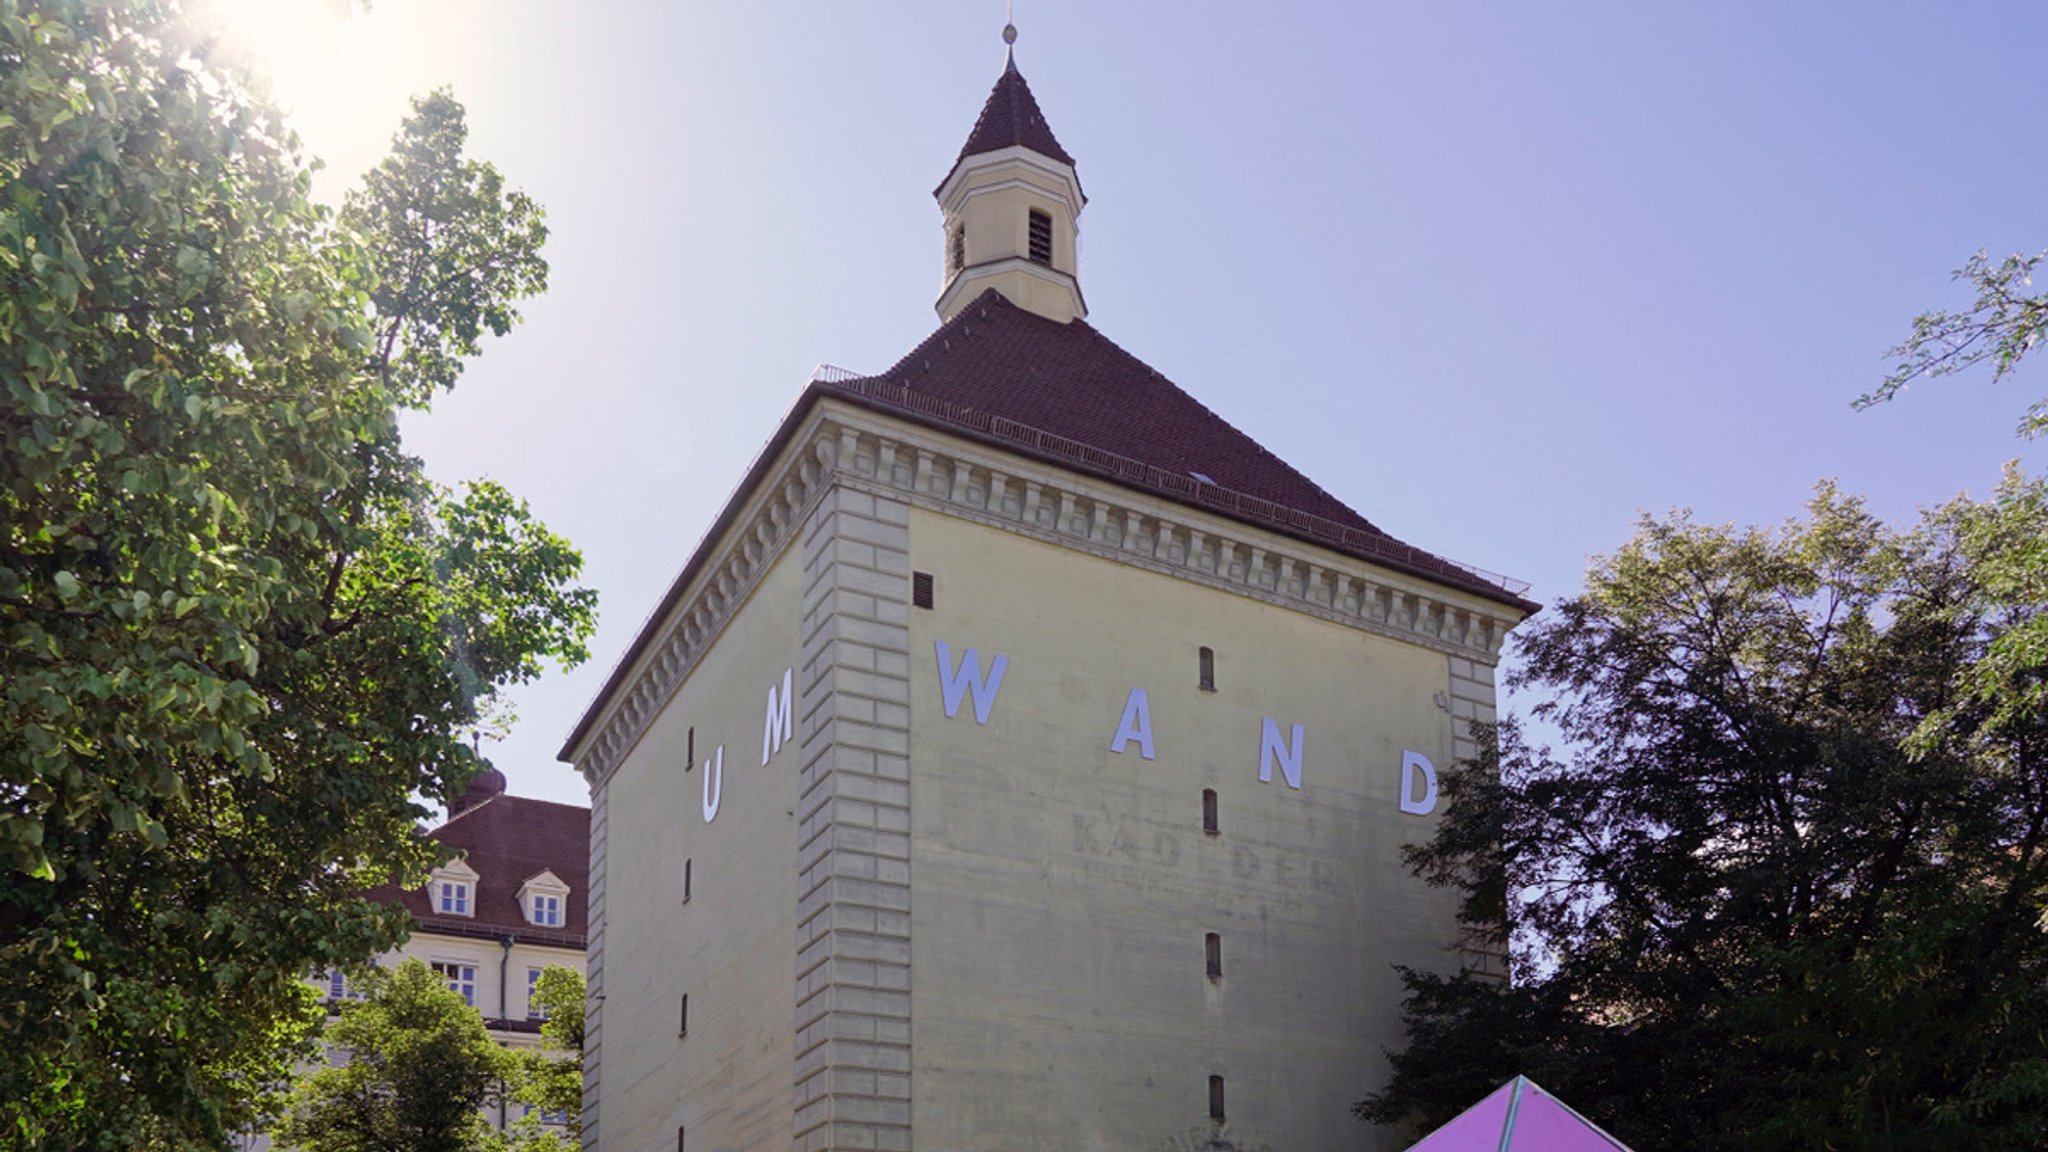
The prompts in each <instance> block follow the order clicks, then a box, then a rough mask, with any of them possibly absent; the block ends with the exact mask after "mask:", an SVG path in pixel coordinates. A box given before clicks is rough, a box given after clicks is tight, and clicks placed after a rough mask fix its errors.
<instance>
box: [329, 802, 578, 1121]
mask: <svg viewBox="0 0 2048 1152" xmlns="http://www.w3.org/2000/svg"><path fill="white" fill-rule="evenodd" d="M432 835H433V836H434V838H435V839H437V840H439V841H440V842H441V843H443V844H445V845H447V846H448V847H450V848H453V849H454V850H455V851H456V857H455V859H453V860H451V861H450V862H449V863H447V864H446V865H444V866H442V867H441V868H439V869H436V870H435V872H434V874H433V878H432V880H431V881H430V882H429V883H428V884H427V887H426V888H425V889H410V890H400V889H397V888H393V887H390V886H386V887H382V888H376V889H372V890H371V891H369V892H368V893H366V894H365V898H366V899H371V900H382V901H390V902H396V903H400V904H403V905H405V907H406V910H407V911H409V912H411V913H412V915H413V920H414V922H415V924H416V925H417V926H416V927H415V928H414V929H413V933H412V937H411V939H409V940H407V941H406V943H405V944H404V945H403V946H402V947H400V948H399V949H398V950H396V951H395V952H392V953H391V954H389V955H386V956H384V957H381V958H380V959H379V960H378V963H379V964H380V965H382V966H384V967H395V966H396V965H398V964H400V963H402V962H403V961H405V960H408V959H417V960H419V961H421V962H423V963H425V964H426V965H428V966H429V967H431V968H433V969H434V970H435V971H436V972H439V973H440V974H441V975H443V976H445V977H446V978H447V980H448V986H449V987H450V988H452V989H454V990H455V991H456V992H457V993H459V994H460V995H461V996H462V998H463V999H464V1000H467V1001H468V1002H469V1003H470V1005H471V1006H473V1007H474V1008H476V1009H477V1011H479V1012H481V1013H482V1014H483V1017H484V1026H485V1028H487V1029H489V1031H490V1033H491V1037H492V1038H493V1039H495V1040H497V1041H498V1042H499V1043H500V1044H504V1045H506V1046H508V1047H515V1048H535V1049H537V1048H539V1047H540V1023H541V1019H540V1016H539V1015H538V1014H537V1012H536V1010H535V1008H534V1007H533V1005H532V1004H531V1002H530V1000H529V996H530V994H531V992H532V991H533V986H534V982H535V981H536V980H538V979H539V978H540V973H541V969H543V968H545V967H547V966H549V965H558V966H560V967H563V968H571V969H574V970H575V971H577V972H582V971H584V940H585V933H586V932H587V931H588V925H589V916H588V896H589V892H590V855H589V846H590V810H589V809H588V808H578V807H575V806H574V805H569V804H556V803H553V802H551V801H547V800H531V799H527V798H526V797H523V796H508V795H506V794H505V777H504V774H503V773H501V772H499V771H498V770H497V769H495V768H486V769H485V770H484V771H483V773H482V774H480V775H479V776H478V777H477V778H476V780H475V781H474V782H473V783H472V784H471V785H470V787H469V791H468V792H467V793H466V794H465V795H463V796H462V797H460V798H459V799H457V800H456V801H454V802H453V803H451V804H450V805H449V807H448V819H447V820H446V822H444V823H443V824H441V826H440V827H438V828H435V829H434V830H433V833H432ZM326 982H327V994H328V996H329V998H330V999H339V998H341V997H344V996H346V995H348V988H347V984H346V981H345V979H344V977H343V976H342V974H341V973H339V972H334V973H330V974H329V975H328V976H327V981H326ZM511 1108H512V1109H513V1110H514V1112H515V1113H516V1112H517V1111H518V1110H519V1109H520V1106H519V1105H516V1104H515V1105H511ZM496 1111H497V1110H494V1115H493V1117H492V1118H493V1120H494V1121H496V1122H498V1124H499V1126H500V1127H502V1126H503V1124H504V1123H505V1122H506V1121H507V1120H509V1119H517V1118H518V1117H517V1115H516V1114H514V1115H510V1116H506V1115H497V1114H496Z"/></svg>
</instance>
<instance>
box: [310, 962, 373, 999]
mask: <svg viewBox="0 0 2048 1152" xmlns="http://www.w3.org/2000/svg"><path fill="white" fill-rule="evenodd" d="M318 983H319V984H320V986H321V989H322V990H323V991H325V992H326V993H327V998H328V999H329V1000H361V999H362V998H363V992H362V989H360V988H357V987H356V986H355V984H354V982H352V981H351V980H349V978H348V973H346V972H343V971H342V970H341V969H339V968H329V969H328V970H327V971H325V972H323V973H321V974H320V979H319V981H318Z"/></svg>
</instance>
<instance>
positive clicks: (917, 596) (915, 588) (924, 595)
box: [910, 572, 932, 608]
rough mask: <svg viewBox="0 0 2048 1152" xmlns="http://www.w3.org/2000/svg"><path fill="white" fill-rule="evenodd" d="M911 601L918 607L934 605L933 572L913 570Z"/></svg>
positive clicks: (911, 575) (911, 576)
mask: <svg viewBox="0 0 2048 1152" xmlns="http://www.w3.org/2000/svg"><path fill="white" fill-rule="evenodd" d="M910 603H911V604H912V605H913V606H915V607H918V608H929V607H931V606H932V574H931V573H929V572H912V573H911V574H910Z"/></svg>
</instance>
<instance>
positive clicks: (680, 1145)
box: [676, 1124, 683, 1152]
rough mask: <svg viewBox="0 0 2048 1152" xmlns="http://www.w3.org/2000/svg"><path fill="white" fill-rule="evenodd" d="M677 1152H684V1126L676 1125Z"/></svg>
mask: <svg viewBox="0 0 2048 1152" xmlns="http://www.w3.org/2000/svg"><path fill="white" fill-rule="evenodd" d="M676 1152H683V1126H682V1125H681V1124H678V1125H676Z"/></svg>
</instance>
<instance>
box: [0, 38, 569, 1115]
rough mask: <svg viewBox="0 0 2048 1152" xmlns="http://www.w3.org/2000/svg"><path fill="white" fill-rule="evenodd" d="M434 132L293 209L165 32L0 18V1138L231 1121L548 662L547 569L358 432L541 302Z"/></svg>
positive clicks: (390, 443) (421, 392)
mask: <svg viewBox="0 0 2048 1152" xmlns="http://www.w3.org/2000/svg"><path fill="white" fill-rule="evenodd" d="M462 138H463V128H462V111H461V108H460V106H459V105H457V104H456V103H455V102H454V100H453V99H451V98H449V97H448V96H447V95H445V94H436V95H434V96H431V97H428V98H426V99H425V100H422V101H420V102H418V103H417V104H416V106H415V109H414V114H413V116H412V117H411V118H410V119H408V120H407V122H406V123H405V125H404V127H403V128H402V129H401V131H400V132H399V133H398V136H397V138H396V140H395V141H394V150H393V154H392V156H391V157H390V159H388V160H386V161H385V162H384V163H383V164H382V165H380V167H379V168H378V169H377V171H376V172H375V173H373V174H372V176H371V177H370V178H369V180H368V181H367V182H366V184H365V186H364V187H363V189H362V190H361V191H360V192H358V193H357V194H355V195H353V196H351V197H350V198H349V199H348V201H347V202H346V204H345V206H344V208H343V210H342V211H341V212H340V213H338V214H336V213H331V212H329V211H327V210H325V209H323V208H321V207H319V206H317V205H315V204H314V203H312V202H311V201H310V200H309V199H308V188H309V184H310V168H309V165H308V163H307V162H306V161H305V160H304V159H303V158H302V157H301V156H300V154H299V152H298V150H297V144H296V141H295V140H294V139H293V137H292V136H291V135H290V133H289V132H288V131H287V130H286V128H285V127H284V125H283V124H282V123H281V122H280V120H279V117H278V115H277V113H276V112H275V110H274V109H273V108H272V107H271V106H270V105H269V104H268V103H267V102H266V101H265V99H264V98H263V97H262V95H261V94H260V91H259V90H258V88H257V87H255V86H254V85H253V84H252V82H251V80H250V78H249V77H247V76H244V75H242V74H240V73H238V72H237V71H236V70H235V69H234V68H233V67H232V66H230V65H228V64H226V63H224V62H222V60H221V59H219V58H217V57H216V55H215V54H214V53H213V52H212V51H211V46H210V44H209V42H208V41H207V40H206V38H205V37H204V36H203V35H201V34H199V33H197V32H195V31H194V28H193V25H192V23H191V22H190V21H189V20H188V19H187V16H186V13H185V11H184V4H183V2H182V0H89V2H88V0H0V972H4V973H5V974H6V976H7V986H8V987H7V995H6V996H5V997H0V1133H4V1135H0V1143H7V1144H9V1145H11V1146H17V1147H26V1148H44V1147H47V1148H121V1147H139V1146H151V1147H185V1146H200V1147H204V1146H218V1145H219V1144H220V1143H221V1142H222V1141H223V1140H224V1139H225V1136H226V1134H227V1133H229V1132H231V1131H234V1130H236V1129H238V1128H241V1127H244V1126H247V1125H249V1124H251V1123H253V1122H255V1121H257V1120H258V1119H260V1107H259V1103H260V1100H261V1098H262V1096H263V1094H264V1091H265V1089H266V1086H268V1085H271V1084H275V1083H278V1082H281V1081H282V1080H284V1079H285V1078H286V1074H287V1072H288V1070H289V1068H290V1067H291V1062H292V1061H293V1059H294V1058H295V1057H296V1056H297V1055H299V1054H301V1053H303V1052H305V1051H306V1044H307V1036H308V1032H309V1028H310V1025H311V1023H312V1021H313V1020H315V1019H316V1018H317V1010H316V1008H315V1006H314V1004H313V1001H312V998H311V995H310V992H309V990H308V989H306V988H305V986H304V985H303V984H302V982H301V978H302V977H303V976H304V975H305V973H307V972H308V971H312V970H316V969H320V968H326V967H332V966H336V965H348V964H356V963H360V962H362V961H364V960H366V959H367V958H369V957H370V956H373V955H375V954H377V953H380V952H382V951H384V950H387V949H388V948H390V947H391V946H392V945H393V944H394V943H396V942H397V941H398V940H400V939H401V938H402V937H403V935H404V933H405V932H406V931H407V929H408V925H407V923H406V918H405V916H404V914H403V911H402V910H401V909H398V908H396V907H380V906H375V905H369V904H365V903H363V902H361V901H359V900H357V899H356V898H355V896H354V893H356V892H358V891H360V890H361V889H363V888H365V887H368V886H371V885H373V884H376V883H379V882H383V881H386V880H396V881H399V882H401V883H413V882H417V881H419V880H420V879H422V878H423V874H424V869H425V868H427V867H428V866H429V865H430V864H432V863H433V862H434V861H436V860H437V859H439V856H440V853H439V851H438V849H437V847H436V846H435V845H434V844H433V843H432V842H430V841H429V840H427V839H426V838H424V837H423V836H421V835H420V834H418V832H417V831H416V828H417V826H418V825H419V823H420V822H421V820H422V818H423V816H424V812H423V810H422V808H421V806H420V804H419V803H418V802H417V801H416V800H415V797H428V798H444V797H446V796H448V795H450V794H451V793H454V792H457V791H459V790H460V789H461V788H462V787H463V785H464V784H465V782H466V781H467V779H468V778H469V777H470V776H471V775H472V774H473V773H474V771H475V770H476V769H477V767H478V761H477V758H476V757H475V755H474V754H473V752H472V751H471V749H470V746H469V744H468V742H467V741H466V740H465V739H464V737H465V736H466V735H467V733H468V732H469V731H470V730H471V729H472V728H473V727H474V726H475V725H476V724H477V723H478V722H479V717H480V714H481V713H482V711H483V710H485V709H486V708H488V707H489V706H490V705H491V704H492V702H493V700H494V699H495V698H496V697H497V694H498V693H499V692H500V690H501V689H503V688H505V687H507V686H510V685H514V684H517V683H520V682H522V681H525V680H527V679H530V678H531V677H533V676H534V675H536V674H537V673H538V672H539V670H540V668H541V666H542V661H544V660H545V659H547V658H549V657H553V658H559V659H561V660H564V661H568V662H574V661H577V660H580V659H582V658H583V656H584V641H585V639H586V638H587V636H588V634H589V631H590V628H591V623H592V615H593V612H594V602H593V594H592V593H590V592H589V591H587V590H583V589H579V588H577V587H575V586H574V583H573V582H574V580H575V577H576V574H577V572H578V570H579V568H580V564H581V559H580V557H579V556H578V555H577V553H576V552H575V551H574V550H573V549H572V548H571V547H570V546H569V545H568V544H567V543H566V542H565V541H563V540H561V539H559V538H558V537H556V536H554V535H553V534H551V533H549V532H548V531H547V530H546V529H545V528H544V527H542V526H541V525H540V524H538V523H537V522H535V521H534V520H533V518H532V517H531V516H530V515H529V513H528V511H527V509H526V507H525V505H524V504H523V503H521V502H520V501H519V500H518V499H516V498H515V497H514V496H512V495H511V494H510V493H508V492H506V491H505V490H504V489H502V488H500V487H498V486H496V485H493V484H473V485H469V486H467V487H464V488H461V489H457V490H447V489H443V488H440V487H437V486H435V485H433V484H431V483H429V482H428V481H427V479H426V478H425V476H424V475H423V473H422V470H421V466H420V464H419V462H418V461H417V460H414V459H412V458H410V457H408V456H407V455H406V454H405V453H404V451H403V447H402V444H401V442H400V439H399V435H398V417H399V414H400V413H401V412H402V411H404V410H407V409H418V408H423V407H425V406H426V405H427V404H428V403H429V401H430V400H431V398H432V397H433V395H434V394H435V393H436V391H437V390H439V389H442V388H445V387H447V386H448V385H449V384H450V383H451V382H452V381H453V379H454V378H455V374H456V372H457V370H458V368H459V365H460V362H461V360H462V359H463V358H465V357H467V356H470V355H474V354H475V352H476V351H477V346H478V340H479V338H480V335H481V334H482V333H483V332H484V331H490V332H502V331H504V330H505V329H506V328H507V327H508V326H509V325H510V324H511V323H512V322H513V321H514V320H515V319H516V318H517V317H516V313H515V312H514V311H513V309H512V303H513V301H515V300H516V299H517V298H518V297H520V296H523V295H526V294H529V293H531V292H535V291H538V290H540V289H541V288H542V287H543V285H544V283H545V275H546V265H545V263H544V262H543V261H542V259H541V257H540V255H539V247H540V244H541V241H542V240H543V238H544V236H545V229H544V227H543V226H542V225H541V223H540V213H539V209H538V208H537V207H536V206H534V205H533V204H532V203H531V202H530V201H528V200H526V199H525V198H523V197H520V196H518V195H517V194H509V193H505V192H504V191H503V189H502V185H501V182H500V180H499V178H498V177H497V175H496V173H495V172H493V171H492V170H491V169H490V168H489V166H488V165H483V164H480V163H477V162H474V161H469V160H465V159H463V158H462V156H461V146H462Z"/></svg>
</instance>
